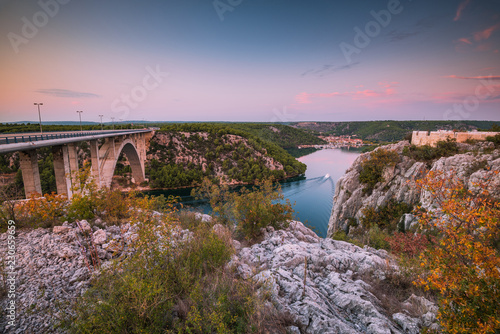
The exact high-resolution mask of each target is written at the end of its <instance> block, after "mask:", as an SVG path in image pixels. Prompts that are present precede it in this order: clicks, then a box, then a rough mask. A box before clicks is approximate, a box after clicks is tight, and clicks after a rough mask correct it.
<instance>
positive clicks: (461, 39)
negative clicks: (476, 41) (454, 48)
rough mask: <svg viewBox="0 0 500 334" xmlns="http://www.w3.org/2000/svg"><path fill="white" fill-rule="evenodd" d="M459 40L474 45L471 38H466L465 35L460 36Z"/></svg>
mask: <svg viewBox="0 0 500 334" xmlns="http://www.w3.org/2000/svg"><path fill="white" fill-rule="evenodd" d="M458 41H459V42H462V43H466V44H469V45H472V42H471V41H470V39H468V38H465V37H464V38H460V39H459V40H458Z"/></svg>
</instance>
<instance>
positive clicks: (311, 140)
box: [226, 123, 325, 149]
mask: <svg viewBox="0 0 500 334" xmlns="http://www.w3.org/2000/svg"><path fill="white" fill-rule="evenodd" d="M226 126H227V127H230V128H232V129H235V130H241V131H244V132H247V133H249V134H252V135H254V136H256V137H259V138H261V139H263V140H267V141H270V142H273V143H275V144H276V145H279V146H281V147H283V148H284V149H290V148H296V147H297V146H299V145H321V144H325V142H324V141H323V140H322V139H320V138H318V137H317V136H315V135H313V134H311V131H309V130H307V129H297V128H294V127H291V126H287V125H283V124H264V123H229V124H227V125H226Z"/></svg>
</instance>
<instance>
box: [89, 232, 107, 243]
mask: <svg viewBox="0 0 500 334" xmlns="http://www.w3.org/2000/svg"><path fill="white" fill-rule="evenodd" d="M106 237H107V236H106V231H104V230H97V231H95V232H94V234H93V235H92V241H93V242H94V243H95V244H97V245H102V244H103V243H105V242H106Z"/></svg>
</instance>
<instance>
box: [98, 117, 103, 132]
mask: <svg viewBox="0 0 500 334" xmlns="http://www.w3.org/2000/svg"><path fill="white" fill-rule="evenodd" d="M103 116H104V115H99V117H100V118H101V131H103V130H104V129H103V128H102V117H103Z"/></svg>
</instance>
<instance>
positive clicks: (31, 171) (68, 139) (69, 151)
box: [0, 129, 154, 198]
mask: <svg viewBox="0 0 500 334" xmlns="http://www.w3.org/2000/svg"><path fill="white" fill-rule="evenodd" d="M153 135H154V131H153V130H150V129H142V130H113V131H86V132H82V131H78V132H77V131H71V132H51V133H43V134H41V133H22V134H3V135H1V136H0V154H5V153H9V152H19V158H20V168H21V172H22V175H23V182H24V192H25V195H26V197H27V198H28V197H29V196H30V195H31V194H33V193H38V194H41V193H42V187H41V183H40V172H39V170H38V156H37V149H39V148H42V147H52V156H53V160H54V174H55V179H56V185H57V193H58V194H64V195H66V196H67V197H68V198H71V197H72V195H73V189H74V185H75V182H76V176H77V175H78V172H79V164H78V153H77V146H76V144H77V143H78V142H82V141H86V142H89V143H90V158H91V162H92V164H91V165H92V167H91V175H92V177H93V179H94V180H95V181H96V183H97V185H98V186H99V187H110V186H111V181H112V179H113V174H114V171H115V167H116V163H117V161H118V158H119V156H120V154H121V153H122V152H123V153H125V155H126V156H127V159H128V161H129V163H130V167H131V169H132V178H133V181H134V182H135V183H140V182H143V181H144V180H145V170H144V163H145V161H146V145H147V143H148V142H149V139H151V137H152V136H153ZM99 140H101V142H102V140H104V143H103V144H102V145H101V146H99Z"/></svg>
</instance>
